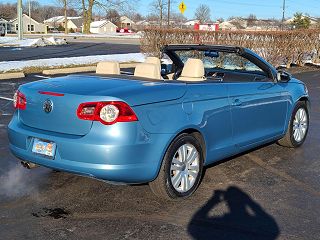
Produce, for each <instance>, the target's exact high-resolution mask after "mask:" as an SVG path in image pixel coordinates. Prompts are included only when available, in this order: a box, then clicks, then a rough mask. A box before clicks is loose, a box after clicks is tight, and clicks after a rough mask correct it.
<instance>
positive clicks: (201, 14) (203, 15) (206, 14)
mask: <svg viewBox="0 0 320 240" xmlns="http://www.w3.org/2000/svg"><path fill="white" fill-rule="evenodd" d="M194 16H195V18H196V19H197V20H199V21H200V23H206V22H210V21H211V19H210V18H211V14H210V7H209V6H208V5H205V4H200V5H199V7H198V8H197V9H196V12H195V14H194Z"/></svg>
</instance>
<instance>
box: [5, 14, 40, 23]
mask: <svg viewBox="0 0 320 240" xmlns="http://www.w3.org/2000/svg"><path fill="white" fill-rule="evenodd" d="M22 17H26V18H29V19H31V20H32V21H34V22H35V23H37V24H42V23H39V22H38V21H36V20H34V19H33V18H32V17H29V16H28V15H27V14H25V13H24V14H22ZM17 19H18V18H15V19H12V20H10V22H11V23H12V22H14V21H16V20H17Z"/></svg>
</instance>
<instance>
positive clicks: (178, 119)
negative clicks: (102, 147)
mask: <svg viewBox="0 0 320 240" xmlns="http://www.w3.org/2000/svg"><path fill="white" fill-rule="evenodd" d="M134 111H135V112H136V113H137V115H138V118H139V121H140V122H141V125H142V127H143V128H144V129H145V130H146V131H147V132H149V133H156V134H168V133H169V134H171V136H172V137H171V140H170V141H172V140H173V139H174V138H175V137H176V136H177V135H178V134H179V133H181V132H183V131H185V130H189V129H193V130H197V131H199V132H200V133H201V134H202V136H203V138H204V141H205V144H206V152H205V155H206V156H207V158H206V162H205V164H209V163H212V162H213V161H215V160H218V159H221V158H223V157H225V156H229V155H232V154H234V151H235V149H234V147H233V144H232V127H231V114H230V107H229V100H228V92H227V86H226V85H224V84H219V83H212V84H210V83H205V84H203V83H202V84H195V83H193V84H187V92H186V94H185V95H184V96H183V98H181V99H178V100H174V101H168V102H161V103H154V104H147V105H142V106H135V107H134ZM169 144H170V142H169V143H168V145H169ZM165 151H166V149H164V153H165Z"/></svg>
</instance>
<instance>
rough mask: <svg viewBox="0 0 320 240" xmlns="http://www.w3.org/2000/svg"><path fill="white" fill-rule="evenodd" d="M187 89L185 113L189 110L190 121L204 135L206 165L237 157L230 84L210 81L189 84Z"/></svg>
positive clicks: (184, 105) (184, 102)
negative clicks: (229, 91) (232, 156)
mask: <svg viewBox="0 0 320 240" xmlns="http://www.w3.org/2000/svg"><path fill="white" fill-rule="evenodd" d="M187 88H188V91H187V93H186V95H185V99H184V101H183V108H184V110H185V111H186V110H187V109H189V111H190V122H192V123H193V124H196V125H197V126H198V128H199V129H201V131H202V132H203V133H204V138H205V141H206V152H207V162H206V164H209V163H212V162H214V161H216V160H219V159H222V158H224V157H227V156H231V155H233V154H235V153H236V152H237V149H236V147H235V146H234V144H233V139H232V121H231V112H230V105H229V99H228V88H227V84H225V83H222V82H218V81H209V80H207V81H203V82H198V83H191V82H190V83H188V84H187ZM191 109H192V110H191ZM191 113H192V114H191Z"/></svg>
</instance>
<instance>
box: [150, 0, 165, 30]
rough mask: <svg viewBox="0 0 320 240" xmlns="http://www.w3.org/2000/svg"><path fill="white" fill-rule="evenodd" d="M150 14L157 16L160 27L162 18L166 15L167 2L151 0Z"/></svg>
mask: <svg viewBox="0 0 320 240" xmlns="http://www.w3.org/2000/svg"><path fill="white" fill-rule="evenodd" d="M151 9H152V14H151V15H157V20H158V21H159V24H160V27H161V26H162V23H163V19H164V16H165V15H166V13H167V1H166V0H153V1H152V3H151Z"/></svg>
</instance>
